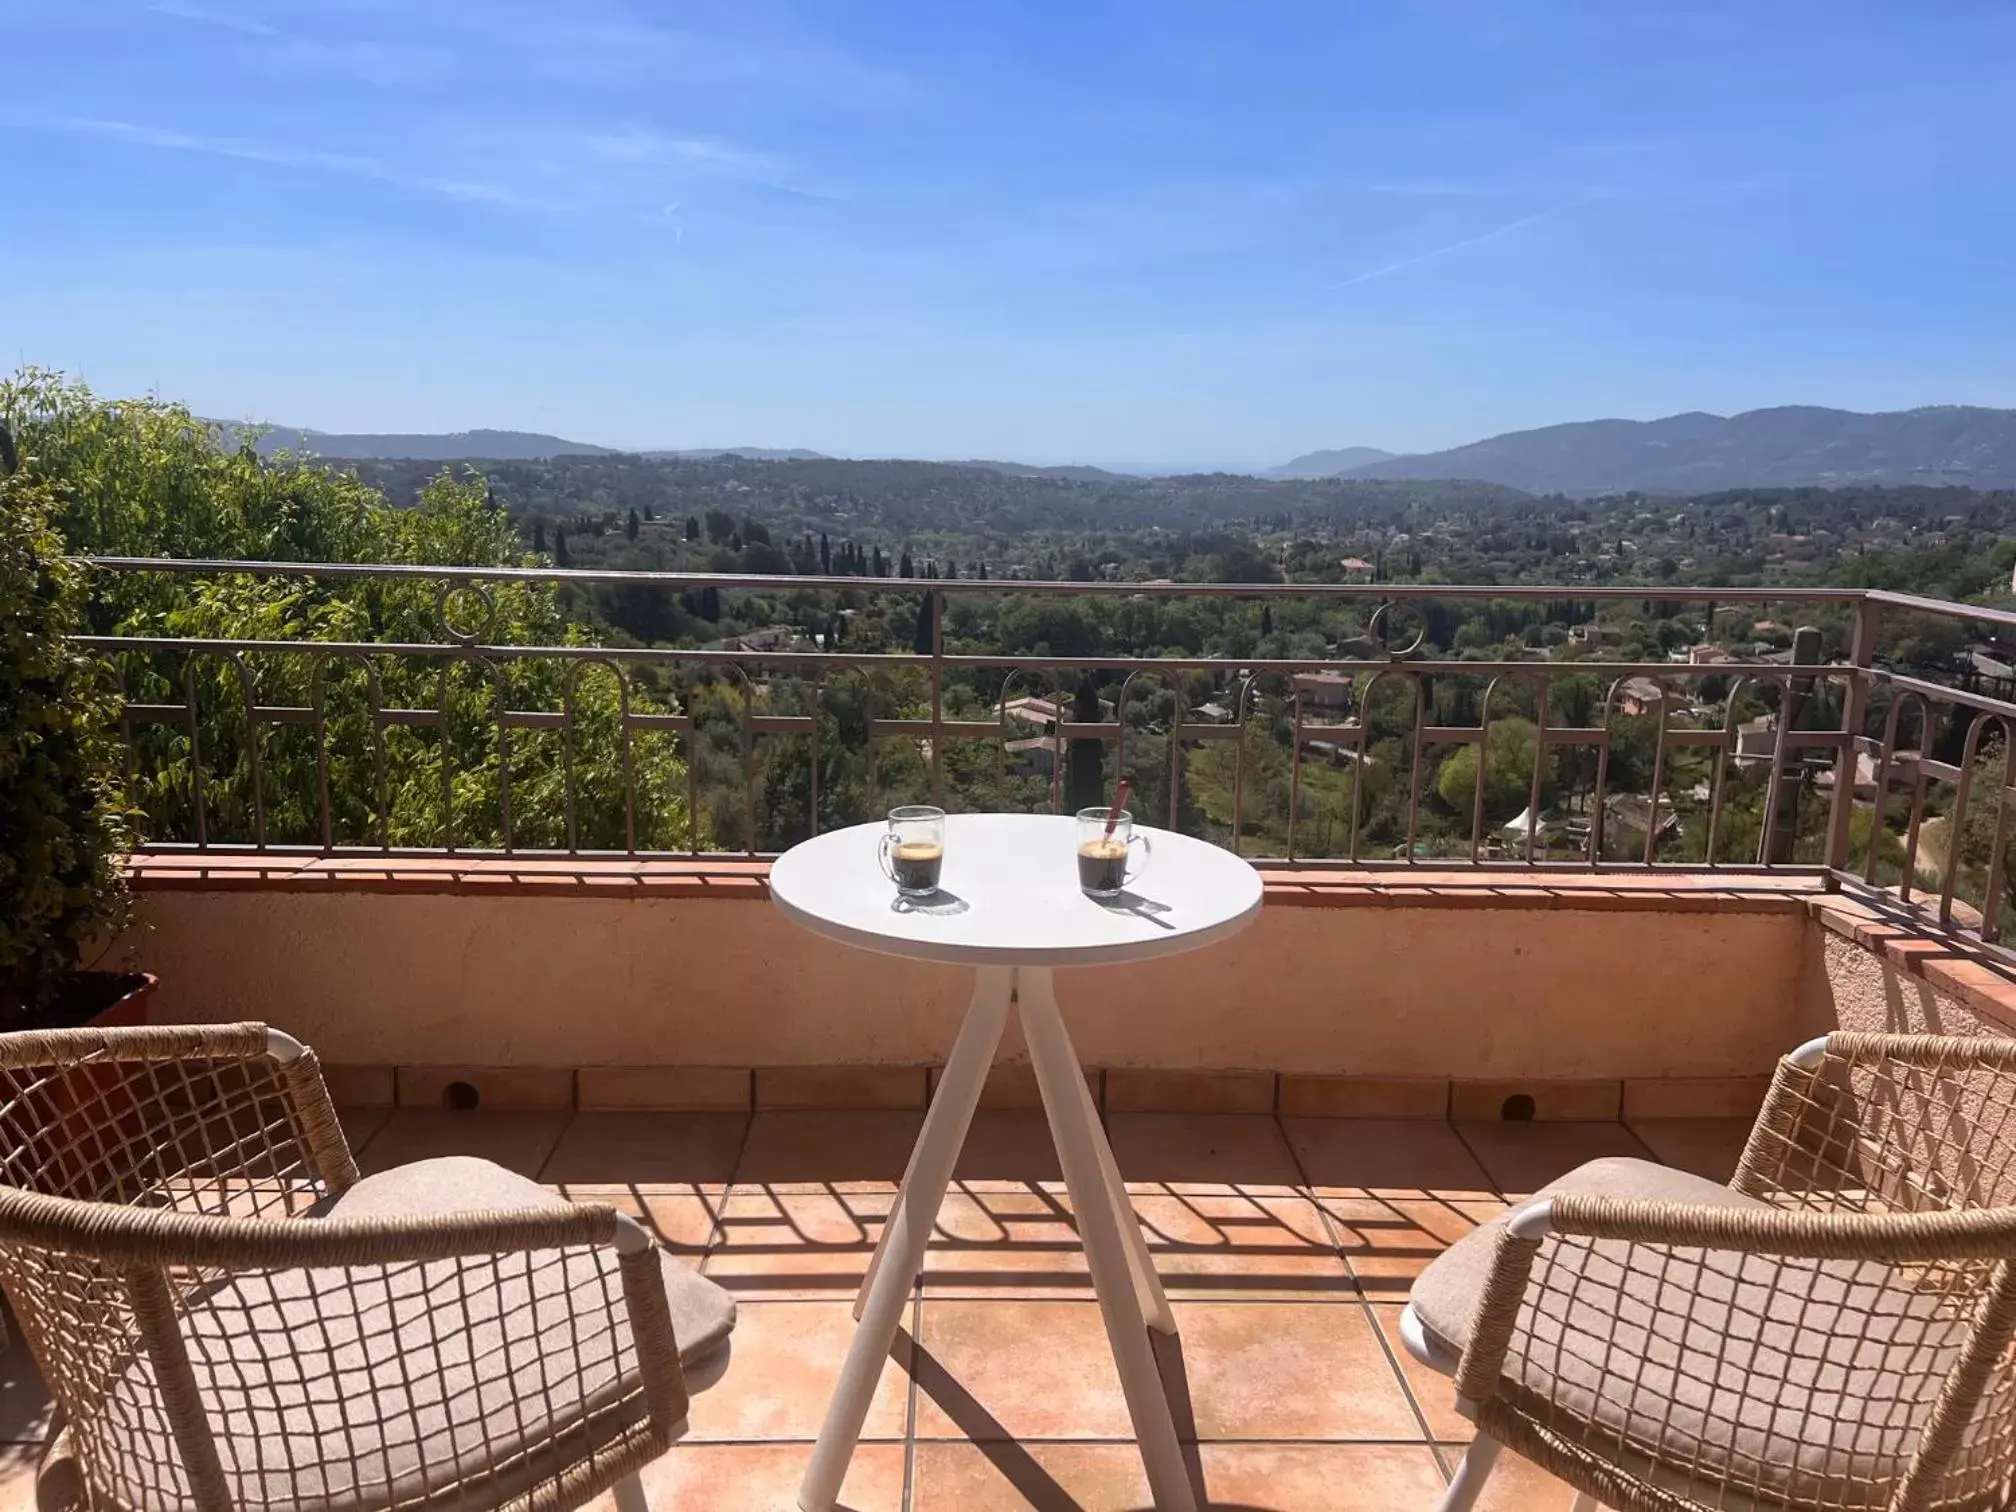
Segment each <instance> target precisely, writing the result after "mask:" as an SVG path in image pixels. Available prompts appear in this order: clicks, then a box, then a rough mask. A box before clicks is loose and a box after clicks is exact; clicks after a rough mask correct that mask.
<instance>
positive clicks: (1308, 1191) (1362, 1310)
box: [1274, 1112, 1449, 1484]
mask: <svg viewBox="0 0 2016 1512" xmlns="http://www.w3.org/2000/svg"><path fill="white" fill-rule="evenodd" d="M1274 1127H1275V1130H1276V1132H1278V1133H1279V1134H1280V1136H1281V1142H1282V1143H1283V1144H1285V1145H1287V1146H1288V1158H1289V1159H1290V1160H1292V1161H1294V1163H1295V1174H1296V1175H1297V1176H1298V1177H1300V1178H1301V1181H1302V1191H1303V1193H1304V1195H1305V1197H1306V1199H1307V1201H1308V1202H1309V1203H1310V1205H1311V1206H1313V1207H1314V1208H1315V1209H1316V1216H1317V1217H1318V1218H1319V1219H1320V1220H1321V1221H1322V1224H1323V1232H1324V1233H1325V1234H1327V1235H1329V1236H1330V1247H1331V1248H1332V1249H1333V1250H1334V1251H1335V1252H1336V1255H1337V1258H1338V1260H1339V1261H1340V1262H1341V1263H1342V1264H1343V1266H1344V1271H1345V1274H1346V1275H1348V1276H1350V1278H1351V1284H1352V1287H1353V1289H1354V1290H1355V1291H1356V1292H1357V1294H1358V1298H1357V1300H1358V1308H1359V1317H1360V1318H1362V1319H1363V1320H1364V1323H1365V1326H1366V1327H1367V1328H1369V1329H1371V1330H1372V1337H1373V1339H1374V1340H1375V1341H1376V1342H1377V1343H1378V1345H1379V1353H1380V1355H1381V1356H1382V1357H1383V1358H1384V1359H1385V1361H1386V1368H1387V1369H1388V1370H1390V1371H1391V1372H1392V1373H1393V1379H1394V1380H1395V1381H1396V1382H1398V1383H1399V1386H1400V1396H1401V1399H1402V1400H1403V1401H1405V1402H1406V1403H1407V1410H1408V1411H1409V1412H1411V1413H1413V1414H1414V1421H1415V1423H1416V1424H1417V1425H1418V1426H1419V1427H1420V1429H1421V1437H1422V1439H1423V1440H1424V1441H1425V1442H1426V1443H1427V1444H1428V1446H1429V1447H1428V1457H1429V1458H1430V1459H1431V1460H1433V1461H1434V1462H1435V1468H1436V1469H1437V1470H1439V1471H1440V1472H1441V1473H1442V1479H1443V1481H1444V1483H1445V1484H1446V1483H1447V1481H1448V1479H1449V1470H1448V1467H1447V1466H1446V1465H1444V1464H1443V1462H1442V1455H1441V1453H1440V1452H1439V1451H1438V1450H1437V1449H1436V1448H1435V1431H1434V1429H1432V1428H1431V1427H1429V1425H1428V1415H1427V1414H1426V1413H1424V1412H1423V1411H1422V1410H1421V1404H1420V1403H1419V1402H1417V1401H1416V1400H1415V1399H1414V1389H1413V1387H1411V1386H1410V1385H1408V1383H1407V1372H1406V1371H1404V1370H1402V1369H1401V1368H1400V1362H1399V1360H1397V1359H1395V1358H1394V1356H1393V1347H1392V1346H1391V1345H1390V1344H1388V1343H1387V1342H1386V1330H1385V1329H1383V1328H1381V1327H1380V1326H1379V1315H1378V1314H1377V1313H1376V1312H1374V1311H1373V1308H1372V1301H1371V1299H1370V1297H1369V1296H1367V1294H1366V1291H1365V1288H1364V1286H1363V1285H1361V1284H1360V1283H1359V1280H1358V1268H1357V1267H1356V1266H1355V1265H1353V1264H1352V1263H1351V1257H1350V1256H1349V1255H1347V1254H1345V1253H1344V1241H1343V1239H1342V1238H1341V1237H1340V1236H1339V1235H1338V1232H1337V1224H1336V1221H1335V1219H1333V1218H1332V1217H1331V1215H1330V1210H1329V1209H1328V1208H1326V1207H1324V1205H1323V1204H1322V1203H1320V1202H1318V1201H1317V1200H1316V1183H1315V1182H1314V1181H1313V1180H1312V1179H1311V1178H1310V1175H1309V1168H1308V1167H1307V1166H1306V1165H1304V1164H1303V1163H1302V1156H1301V1154H1300V1153H1299V1152H1298V1151H1297V1150H1296V1148H1295V1141H1294V1140H1292V1139H1290V1138H1289V1137H1288V1127H1287V1125H1285V1124H1284V1123H1282V1122H1281V1115H1280V1113H1278V1112H1277V1113H1275V1115H1274Z"/></svg>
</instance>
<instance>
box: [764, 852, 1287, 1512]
mask: <svg viewBox="0 0 2016 1512" xmlns="http://www.w3.org/2000/svg"><path fill="white" fill-rule="evenodd" d="M886 828H887V827H886V826H885V825H881V824H863V825H856V826H855V827H853V828H852V829H844V830H836V831H834V832H833V833H832V834H828V835H821V836H819V837H818V838H817V839H815V840H808V841H807V842H806V843H805V844H803V845H799V846H795V847H793V848H792V849H791V850H790V851H788V852H786V853H785V854H784V855H782V856H780V857H779V858H778V859H777V862H776V864H775V866H773V867H772V868H771V872H770V894H771V897H772V898H773V899H775V900H776V903H777V906H778V907H780V908H781V909H783V910H784V912H785V913H786V914H788V915H789V916H790V917H791V918H792V919H794V920H796V921H797V922H798V923H800V924H802V925H804V926H805V927H806V928H807V929H811V930H813V931H815V932H817V933H819V934H823V935H826V936H828V937H830V938H832V939H836V940H842V941H845V942H846V943H848V944H850V945H857V946H859V947H861V948H862V949H864V950H873V951H877V952H880V953H881V954H884V955H895V956H906V957H909V958H911V959H914V960H924V961H941V962H953V963H958V964H964V965H970V966H972V967H974V968H975V971H974V975H975V982H974V987H973V999H972V1002H971V1004H970V1005H969V1006H968V1008H967V1010H966V1019H965V1022H964V1023H963V1024H962V1025H961V1026H960V1029H959V1034H958V1038H957V1039H956V1040H955V1041H954V1042H953V1045H952V1052H951V1054H950V1055H949V1056H948V1057H947V1058H946V1062H945V1070H944V1074H943V1075H942V1076H940V1077H939V1079H938V1090H937V1092H936V1094H935V1095H934V1096H933V1097H932V1099H931V1108H930V1111H929V1112H928V1113H927V1114H926V1115H925V1118H924V1129H923V1132H922V1134H920V1135H919V1137H918V1140H917V1147H916V1149H915V1150H913V1151H912V1152H911V1155H910V1169H909V1170H908V1172H907V1173H905V1175H904V1177H903V1185H902V1188H901V1190H900V1191H899V1192H898V1194H897V1198H896V1203H895V1205H894V1207H893V1208H892V1209H891V1210H890V1214H889V1221H888V1223H887V1225H886V1226H885V1227H884V1229H883V1231H882V1242H881V1244H880V1245H879V1246H878V1247H877V1249H876V1251H875V1257H874V1259H873V1260H872V1261H871V1262H870V1264H869V1268H868V1274H867V1276H866V1277H865V1278H864V1279H863V1281H862V1283H861V1292H860V1295H859V1296H858V1297H857V1298H856V1299H855V1304H854V1316H855V1317H856V1318H857V1319H859V1320H860V1327H859V1328H858V1329H857V1330H856V1332H855V1335H854V1342H853V1344H852V1346H851V1347H850V1348H849V1350H848V1353H847V1362H846V1364H845V1366H844V1367H843V1368H842V1370H841V1373H840V1382H839V1385H838V1386H837V1387H836V1388H835V1390H834V1393H833V1401H832V1404H831V1406H830V1407H829V1408H828V1409H827V1413H826V1421H825V1424H824V1426H823V1427H822V1428H821V1429H820V1431H819V1442H818V1445H817V1447H816V1448H815V1449H814V1450H813V1452H812V1462H811V1464H810V1465H809V1466H807V1467H806V1471H805V1479H804V1482H803V1483H802V1484H801V1486H800V1487H799V1492H798V1505H799V1506H800V1507H802V1508H803V1509H805V1512H831V1509H832V1508H833V1507H834V1505H835V1503H836V1500H837V1498H838V1497H839V1494H840V1483H841V1481H842V1480H843V1479H845V1477H846V1474H847V1464H848V1461H849V1460H850V1459H851V1458H852V1457H853V1453H854V1446H855V1444H856V1443H857V1442H858V1441H859V1440H860V1437H861V1427H862V1424H863V1423H864V1422H865V1421H866V1419H867V1415H868V1405H869V1402H870V1400H871V1399H872V1398H873V1396H874V1394H875V1385H876V1382H877V1380H878V1379H879V1378H880V1376H881V1373H882V1366H883V1364H884V1362H885V1361H886V1360H887V1359H888V1356H889V1346H890V1345H891V1344H892V1343H893V1342H894V1341H895V1338H896V1329H897V1326H898V1325H899V1323H900V1322H901V1321H902V1314H903V1308H904V1306H905V1305H906V1303H907V1302H908V1300H909V1296H910V1289H911V1286H912V1285H913V1283H914V1282H915V1281H916V1278H917V1274H918V1272H919V1271H920V1270H922V1269H923V1265H924V1250H925V1246H926V1245H927V1244H928V1243H929V1241H930V1238H931V1226H932V1224H933V1223H934V1222H936V1220H937V1217H938V1208H939V1205H940V1204H941V1203H942V1202H943V1201H944V1199H945V1188H946V1186H947V1185H948V1184H949V1183H950V1181H951V1179H952V1170H953V1166H954V1165H955V1164H956V1162H957V1161H958V1158H959V1151H960V1148H961V1146H963V1145H964V1144H965V1142H966V1134H967V1130H968V1129H969V1128H970V1127H971V1125H972V1122H973V1110H974V1108H975V1107H976V1106H977V1105H978V1104H979V1101H980V1090H981V1087H982V1086H983V1085H984V1083H985V1082H986V1079H987V1072H988V1069H989V1067H991V1066H992V1065H993V1062H994V1055H995V1052H996V1050H997V1049H998V1048H999V1046H1000V1042H1001V1033H1002V1030H1003V1029H1004V1028H1005V1027H1006V1025H1007V1022H1008V1007H1009V1004H1010V1003H1011V1002H1013V1003H1015V1004H1016V1005H1017V1006H1018V1007H1019V1008H1020V1010H1021V1014H1022V1027H1023V1031H1024V1033H1025V1035H1026V1037H1027V1039H1028V1041H1029V1059H1030V1061H1031V1063H1032V1065H1033V1066H1034V1068H1035V1072H1036V1085H1037V1089H1038V1090H1039V1092H1040V1093H1041V1094H1042V1098H1043V1111H1044V1113H1045V1115H1046V1117H1047V1118H1048V1120H1049V1124H1050V1135H1051V1138H1052V1139H1053V1140H1054V1141H1055V1142H1056V1145H1057V1158H1058V1162H1059V1164H1061V1165H1062V1166H1063V1169H1064V1184H1065V1186H1066V1187H1067V1188H1068V1189H1069V1190H1070V1193H1071V1204H1072V1209H1073V1211H1074V1212H1075V1213H1076V1215H1077V1219H1078V1233H1079V1238H1080V1239H1081V1240H1082V1241H1083V1243H1084V1245H1085V1261H1086V1266H1087V1268H1088V1269H1089V1270H1090V1271H1091V1273H1092V1286H1093V1290H1094V1292H1095V1293H1096V1294H1097V1295H1098V1298H1099V1307H1100V1311H1101V1313H1102V1314H1103V1316H1104V1318H1105V1322H1106V1337H1107V1340H1108V1342H1109V1343H1110V1344H1111V1346H1112V1349H1113V1358H1114V1362H1115V1364H1116V1365H1117V1366H1118V1367H1119V1373H1120V1384H1121V1388H1122V1390H1123V1391H1124V1392H1125V1394H1126V1398H1127V1410H1128V1414H1129V1415H1130V1416H1131V1417H1132V1419H1133V1421H1134V1432H1135V1437H1136V1438H1137V1439H1138V1440H1139V1442H1140V1444H1141V1457H1142V1460H1143V1462H1144V1464H1145V1465H1146V1468H1147V1472H1148V1483H1149V1486H1150V1488H1151V1489H1152V1490H1153V1492H1154V1495H1155V1505H1156V1506H1157V1507H1159V1508H1166V1509H1172V1512H1192V1509H1193V1508H1194V1507H1195V1506H1196V1496H1195V1493H1194V1492H1193V1490H1192V1489H1191V1486H1190V1481H1189V1477H1188V1475H1187V1474H1186V1472H1185V1470H1184V1465H1183V1454H1182V1449H1181V1446H1180V1445H1179V1443H1178V1441H1177V1437H1176V1426H1175V1422H1174V1419H1173V1418H1172V1416H1171V1414H1170V1410H1169V1402H1168V1398H1167V1396H1166V1395H1165V1394H1164V1392H1163V1389H1162V1378H1161V1374H1160V1372H1159V1371H1158V1370H1157V1368H1156V1364H1155V1353H1154V1348H1153V1345H1152V1343H1151V1341H1150V1339H1149V1337H1148V1330H1149V1329H1151V1328H1152V1329H1155V1330H1157V1331H1159V1332H1162V1333H1166V1334H1174V1333H1175V1331H1176V1322H1175V1317H1174V1315H1173V1314H1172V1313H1171V1312H1170V1310H1169V1303H1168V1301H1167V1299H1166V1298H1165V1297H1164V1296H1163V1294H1162V1285H1161V1282H1160V1281H1159V1280H1158V1279H1157V1278H1156V1275H1155V1269H1154V1265H1153V1263H1152V1262H1151V1260H1150V1258H1149V1254H1148V1246H1147V1242H1146V1241H1145V1240H1144V1239H1143V1238H1142V1237H1141V1228H1140V1225H1139V1223H1138V1222H1137V1221H1136V1219H1135V1216H1134V1209H1133V1207H1132V1205H1131V1204H1130V1203H1129V1202H1128V1200H1127V1189H1126V1187H1125V1186H1124V1185H1123V1184H1122V1183H1121V1180H1120V1172H1119V1168H1118V1167H1117V1166H1116V1165H1115V1164H1114V1161H1113V1151H1112V1148H1111V1147H1110V1146H1109V1145H1108V1144H1107V1142H1106V1134H1105V1131H1104V1129H1103V1128H1102V1127H1101V1126H1100V1123H1099V1114H1098V1110H1097V1109H1096V1108H1095V1107H1094V1106H1093V1103H1092V1096H1091V1093H1090V1092H1089V1091H1088V1090H1087V1088H1086V1085H1085V1075H1084V1071H1083V1069H1082V1067H1080V1065H1079V1063H1078V1055H1077V1052H1076V1051H1075V1050H1073V1049H1072V1046H1071V1037H1070V1034H1069V1033H1068V1031H1066V1029H1065V1027H1064V1019H1063V1016H1062V1015H1061V1014H1060V1013H1059V1012H1058V1010H1057V997H1056V991H1055V988H1054V985H1053V983H1052V980H1051V973H1052V969H1053V968H1055V967H1058V966H1105V965H1115V964H1120V963H1124V962H1129V961H1146V960H1152V959H1155V958H1157V957H1160V956H1166V955H1176V954H1179V953H1181V952H1183V951H1186V950H1196V949H1198V948H1199V947H1201V946H1205V945H1210V944H1212V943H1214V942H1216V941H1218V940H1222V939H1226V938H1228V937H1229V936H1231V935H1234V934H1237V933H1238V932H1239V931H1240V930H1242V929H1244V928H1245V927H1246V926H1247V925H1248V924H1250V923H1251V922H1252V921H1253V917H1254V915H1256V914H1257V913H1258V912H1259V911H1260V875H1259V873H1258V872H1256V871H1254V870H1253V868H1252V867H1251V866H1250V865H1248V864H1247V863H1246V862H1244V861H1242V860H1240V859H1239V858H1238V857H1237V856H1234V855H1232V854H1231V853H1230V852H1229V851H1225V850H1222V849H1220V848H1219V847H1217V846H1215V845H1209V844H1206V843H1205V842H1204V841H1201V840H1193V839H1191V838H1189V837H1188V836H1185V835H1178V834H1173V833H1171V832H1169V831H1166V830H1150V829H1137V830H1136V833H1137V834H1141V835H1144V836H1145V837H1146V838H1147V840H1148V844H1149V849H1150V852H1151V855H1150V857H1149V860H1148V862H1147V865H1146V866H1145V867H1144V868H1143V869H1142V872H1141V874H1140V876H1139V877H1138V878H1137V879H1136V880H1135V881H1134V882H1132V883H1130V884H1129V885H1128V887H1127V889H1126V890H1125V891H1124V892H1122V893H1121V894H1120V895H1119V896H1118V897H1117V898H1113V899H1109V900H1105V901H1100V900H1096V899H1093V898H1088V897H1086V896H1085V894H1084V893H1083V892H1081V891H1080V890H1079V887H1078V874H1077V858H1076V844H1077V828H1076V821H1075V820H1073V819H1069V818H1057V817H1051V816H1047V815H1031V814H954V815H952V816H951V817H950V818H948V819H947V820H946V821H945V831H946V834H945V865H944V872H943V874H942V876H941V878H940V890H939V892H938V894H937V895H935V896H933V897H931V898H928V899H922V900H915V901H913V900H909V899H904V898H901V897H899V895H898V894H897V892H896V885H895V883H893V882H891V881H890V880H889V879H888V878H887V877H886V876H885V875H884V874H883V872H882V869H881V865H880V862H879V859H878V856H879V847H880V845H881V842H882V836H883V834H884V833H885V831H886Z"/></svg>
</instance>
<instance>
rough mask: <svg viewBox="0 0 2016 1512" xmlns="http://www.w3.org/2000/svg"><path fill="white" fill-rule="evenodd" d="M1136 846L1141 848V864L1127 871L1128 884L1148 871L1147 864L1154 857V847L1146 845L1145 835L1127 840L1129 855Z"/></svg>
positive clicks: (1146, 838)
mask: <svg viewBox="0 0 2016 1512" xmlns="http://www.w3.org/2000/svg"><path fill="white" fill-rule="evenodd" d="M1137 845H1138V846H1140V847H1141V864H1140V865H1139V866H1136V867H1133V868H1132V869H1131V870H1129V871H1128V873H1127V881H1129V882H1132V881H1134V880H1136V879H1137V878H1138V877H1139V876H1140V875H1141V873H1143V872H1145V871H1146V870H1148V863H1149V861H1150V860H1152V859H1153V858H1154V855H1155V847H1154V846H1152V845H1150V844H1149V843H1148V837H1147V836H1146V835H1134V836H1131V837H1130V838H1129V839H1128V841H1127V849H1128V851H1129V853H1132V851H1133V849H1134V847H1135V846H1137Z"/></svg>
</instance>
